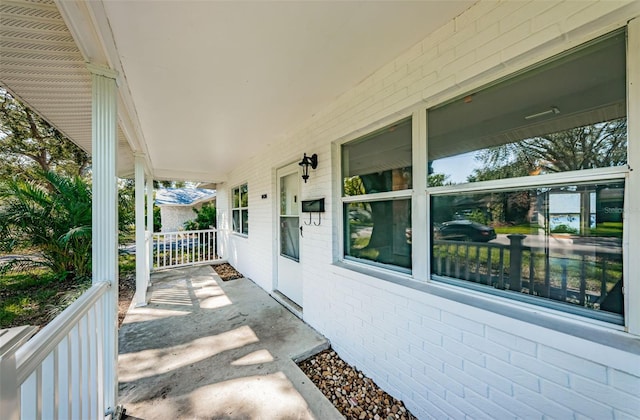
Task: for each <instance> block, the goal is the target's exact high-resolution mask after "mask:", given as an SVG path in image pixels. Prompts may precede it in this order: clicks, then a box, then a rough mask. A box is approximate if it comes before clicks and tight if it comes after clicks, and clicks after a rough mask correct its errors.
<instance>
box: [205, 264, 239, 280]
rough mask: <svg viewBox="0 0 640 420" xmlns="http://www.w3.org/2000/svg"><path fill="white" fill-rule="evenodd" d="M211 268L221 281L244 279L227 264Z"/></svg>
mask: <svg viewBox="0 0 640 420" xmlns="http://www.w3.org/2000/svg"><path fill="white" fill-rule="evenodd" d="M211 267H213V269H214V270H215V271H216V273H218V275H219V276H220V278H221V279H222V281H229V280H235V279H241V278H243V277H244V276H243V275H242V273H240V272H239V271H238V270H236V269H235V268H233V266H232V265H231V264H229V263H222V264H215V265H212V266H211Z"/></svg>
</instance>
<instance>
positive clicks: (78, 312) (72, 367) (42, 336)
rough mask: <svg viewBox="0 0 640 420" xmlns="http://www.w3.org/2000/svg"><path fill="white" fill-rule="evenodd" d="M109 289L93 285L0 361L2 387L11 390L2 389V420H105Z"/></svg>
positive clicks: (99, 284)
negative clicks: (106, 327) (104, 307)
mask: <svg viewBox="0 0 640 420" xmlns="http://www.w3.org/2000/svg"><path fill="white" fill-rule="evenodd" d="M109 287H110V284H109V283H108V282H101V283H96V284H94V285H93V286H92V287H91V288H90V289H89V290H88V291H86V292H85V293H84V294H83V295H82V296H81V297H80V298H78V300H76V301H75V302H74V303H72V304H71V305H70V306H69V307H68V308H67V309H65V310H64V311H63V312H62V313H61V314H60V315H59V316H57V317H56V318H55V319H54V320H53V321H51V323H49V324H48V325H47V326H45V327H44V328H43V329H42V330H41V331H40V332H39V333H38V334H36V335H35V336H34V337H33V338H32V339H31V340H30V341H28V342H26V343H25V344H24V345H23V346H22V347H20V348H18V349H17V350H16V351H15V354H5V355H0V357H3V359H2V363H1V364H0V367H1V370H2V372H0V376H1V377H2V382H3V384H13V386H7V387H4V386H3V387H2V388H0V389H2V395H0V405H1V407H0V408H1V409H0V412H1V417H2V418H3V419H7V420H17V419H29V420H31V419H102V418H104V417H105V402H104V400H103V398H104V394H105V392H104V357H105V354H104V334H103V333H102V331H103V326H104V322H103V321H104V319H103V316H104V315H103V314H104V311H103V306H104V305H105V301H106V297H107V293H106V292H107V290H108V289H109ZM14 357H15V359H13V358H14ZM5 358H6V359H5Z"/></svg>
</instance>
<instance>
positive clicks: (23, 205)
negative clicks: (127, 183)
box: [0, 171, 91, 279]
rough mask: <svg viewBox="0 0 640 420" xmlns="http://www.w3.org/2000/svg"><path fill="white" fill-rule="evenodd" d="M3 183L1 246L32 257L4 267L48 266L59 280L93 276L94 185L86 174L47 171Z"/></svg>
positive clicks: (0, 268)
mask: <svg viewBox="0 0 640 420" xmlns="http://www.w3.org/2000/svg"><path fill="white" fill-rule="evenodd" d="M40 175H41V176H39V177H38V179H32V180H29V181H25V180H20V179H13V180H8V181H5V182H3V183H2V184H0V203H2V205H1V206H0V250H2V251H4V252H22V251H24V250H31V251H34V252H35V253H34V254H32V256H25V257H21V258H17V259H13V260H10V261H9V262H7V263H4V264H3V265H1V266H0V272H6V271H7V270H24V269H29V268H33V267H38V266H41V267H47V268H49V269H50V270H51V271H52V272H53V273H54V274H55V276H56V277H58V278H59V279H65V278H69V277H73V278H77V279H84V278H88V277H90V276H91V185H90V184H89V183H88V182H87V181H86V180H84V179H82V178H81V177H67V176H64V175H60V174H57V173H55V172H52V171H49V172H43V173H41V174H40Z"/></svg>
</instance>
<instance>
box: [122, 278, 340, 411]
mask: <svg viewBox="0 0 640 420" xmlns="http://www.w3.org/2000/svg"><path fill="white" fill-rule="evenodd" d="M148 297H149V304H148V305H147V306H145V307H140V308H134V307H132V308H130V309H129V312H128V313H127V316H126V318H125V320H124V323H123V324H122V326H121V328H120V332H119V357H118V374H119V380H120V384H119V396H120V403H121V404H123V405H124V408H125V409H126V414H127V416H130V417H129V418H139V419H145V420H150V419H175V418H189V419H193V418H196V419H199V418H207V419H314V418H315V419H323V420H324V419H340V418H342V416H341V415H340V413H339V412H338V411H337V410H336V409H335V408H334V407H333V405H332V404H331V403H330V402H329V401H328V400H327V399H326V398H325V397H324V396H323V395H322V393H321V392H320V391H319V390H318V389H317V388H316V387H315V386H314V385H313V383H312V382H311V381H310V380H309V379H308V378H307V377H306V376H305V374H304V373H303V372H302V371H301V370H300V369H299V368H298V366H297V365H296V364H295V362H294V361H293V359H296V360H299V359H301V358H305V357H307V356H309V355H311V354H314V353H317V352H319V351H320V350H322V349H324V348H327V347H328V342H327V340H326V339H325V338H324V337H323V336H321V335H320V334H318V333H317V332H316V331H315V330H313V329H312V328H311V327H309V326H308V325H307V324H305V323H304V322H302V321H301V320H300V319H298V318H297V317H295V316H294V315H293V314H291V313H290V312H289V311H287V310H286V309H285V308H284V307H283V306H281V305H280V304H279V303H277V302H276V301H275V300H274V299H273V298H271V297H270V296H269V295H268V294H267V293H266V292H264V291H263V290H262V289H261V288H259V287H258V286H256V285H255V284H254V283H253V282H251V281H250V280H248V279H238V280H232V281H228V282H223V281H222V280H220V277H219V276H218V275H217V274H216V273H215V272H214V271H213V269H212V268H211V267H209V266H200V267H190V268H183V269H173V270H168V271H164V272H159V273H154V274H153V275H152V286H151V287H150V289H149V292H148Z"/></svg>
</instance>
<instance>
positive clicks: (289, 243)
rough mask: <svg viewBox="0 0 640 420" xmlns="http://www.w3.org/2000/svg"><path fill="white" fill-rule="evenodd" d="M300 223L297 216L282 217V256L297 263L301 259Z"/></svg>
mask: <svg viewBox="0 0 640 420" xmlns="http://www.w3.org/2000/svg"><path fill="white" fill-rule="evenodd" d="M298 223H299V222H298V217H297V216H280V255H282V256H283V257H289V258H292V259H294V260H296V261H298V259H299V258H300V252H299V250H300V238H299V236H298Z"/></svg>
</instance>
